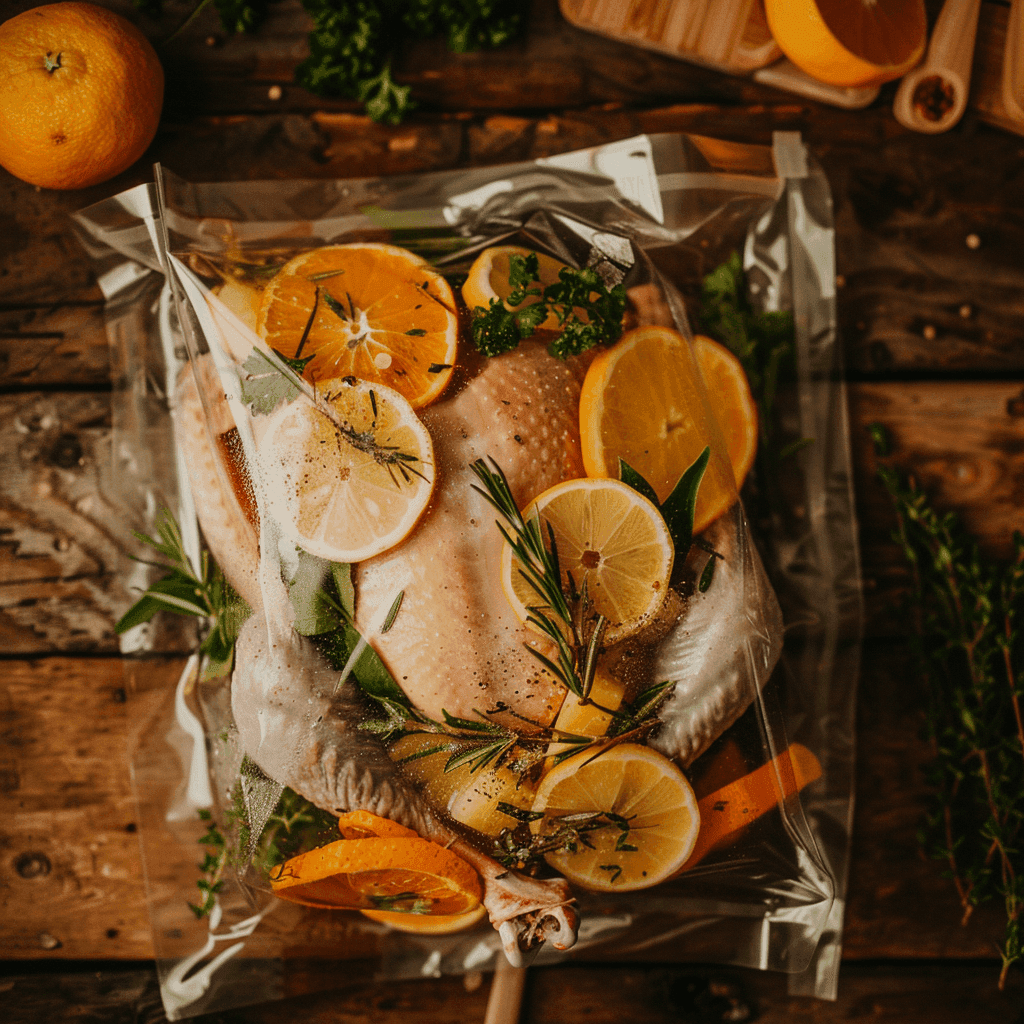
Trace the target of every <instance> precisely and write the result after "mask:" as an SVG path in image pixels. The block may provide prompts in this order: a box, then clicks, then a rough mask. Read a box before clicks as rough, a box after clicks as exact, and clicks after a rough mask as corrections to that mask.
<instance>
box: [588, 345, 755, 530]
mask: <svg viewBox="0 0 1024 1024" xmlns="http://www.w3.org/2000/svg"><path fill="white" fill-rule="evenodd" d="M713 401H714V399H713V398H712V402H713ZM754 422H755V423H756V420H755V421H754ZM720 436H721V435H720V434H719V431H718V429H717V425H716V424H715V423H714V419H713V413H712V411H711V409H709V403H708V400H707V399H706V397H705V390H704V382H703V380H702V377H701V373H700V370H699V368H698V366H697V364H696V362H695V360H694V357H693V354H692V353H691V351H690V346H689V343H688V342H687V341H686V339H685V338H684V337H683V336H682V335H681V334H679V333H678V332H677V331H674V330H672V329H671V328H669V327H658V326H650V327H638V328H636V329H635V330H632V331H629V332H628V333H626V334H624V335H623V336H622V338H621V339H620V340H619V341H618V342H617V343H616V344H615V345H613V346H612V347H611V348H608V349H605V350H604V351H603V352H601V353H600V354H599V355H598V356H597V357H596V358H595V359H594V361H593V363H591V365H590V368H589V369H588V370H587V375H586V378H585V379H584V381H583V389H582V391H581V394H580V440H581V444H582V449H583V465H584V466H585V468H586V471H587V475H588V476H590V477H612V478H615V479H618V477H619V459H620V458H621V459H623V460H624V461H625V462H626V463H628V465H630V466H631V467H632V468H633V469H635V470H636V471H637V472H638V473H639V474H640V475H641V476H642V477H643V478H644V479H645V480H646V481H647V482H648V483H649V484H650V485H651V487H653V488H654V490H655V493H656V494H657V496H658V501H659V502H663V501H665V499H666V498H667V497H668V496H669V495H670V494H671V493H672V489H673V488H674V487H675V485H676V483H677V482H678V481H679V478H680V477H681V476H682V475H683V473H685V472H686V470H687V469H688V468H689V466H690V465H691V464H692V463H693V462H694V461H695V460H696V459H697V457H698V456H699V455H700V454H701V452H702V451H703V450H704V448H705V447H706V446H708V445H710V446H711V459H710V461H709V463H708V466H707V469H706V470H705V473H704V477H703V479H702V481H701V484H700V489H699V490H698V492H697V507H696V511H695V514H694V532H695V533H700V532H701V530H703V529H704V528H705V527H706V526H708V524H709V523H711V522H712V521H713V520H715V519H717V518H718V517H719V516H720V515H722V513H723V512H725V511H726V510H727V509H728V508H730V507H731V506H732V505H733V504H734V503H735V501H736V481H735V478H734V476H733V472H732V468H731V465H730V463H729V457H728V453H727V452H726V451H725V450H724V445H720V444H718V443H717V441H718V439H719V438H720Z"/></svg>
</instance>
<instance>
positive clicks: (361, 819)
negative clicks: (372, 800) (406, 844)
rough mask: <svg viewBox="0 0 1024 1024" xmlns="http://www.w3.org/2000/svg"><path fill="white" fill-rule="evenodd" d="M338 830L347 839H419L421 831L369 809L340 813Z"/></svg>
mask: <svg viewBox="0 0 1024 1024" xmlns="http://www.w3.org/2000/svg"><path fill="white" fill-rule="evenodd" d="M338 831H339V832H340V833H341V834H342V837H343V838H345V839H374V838H376V839H418V838H419V833H418V832H414V831H413V830H412V829H411V828H406V827H405V826H404V825H399V824H398V822H397V821H392V820H391V819H390V818H382V817H380V815H378V814H371V813H370V812H369V811H348V812H347V813H346V814H340V815H338Z"/></svg>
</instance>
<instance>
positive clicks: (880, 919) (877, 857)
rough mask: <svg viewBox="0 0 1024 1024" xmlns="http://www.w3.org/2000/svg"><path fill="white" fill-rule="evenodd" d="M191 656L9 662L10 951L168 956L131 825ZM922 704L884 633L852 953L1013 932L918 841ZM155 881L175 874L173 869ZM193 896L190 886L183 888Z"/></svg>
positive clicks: (5, 750)
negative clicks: (164, 702) (964, 898)
mask: <svg viewBox="0 0 1024 1024" xmlns="http://www.w3.org/2000/svg"><path fill="white" fill-rule="evenodd" d="M123 668H124V669H127V671H129V672H131V671H133V670H136V671H140V672H144V673H145V676H144V677H140V678H144V679H145V686H143V687H141V688H140V690H139V691H138V692H135V691H133V689H132V686H131V685H130V683H128V682H126V680H125V676H124V675H123V673H122V669H123ZM180 669H181V663H180V662H178V661H174V660H165V661H155V662H151V661H146V662H142V663H132V662H128V663H124V664H122V663H121V662H120V661H119V660H117V659H114V658H90V659H82V658H47V659H40V660H32V661H15V660H12V661H7V662H5V664H4V671H3V673H2V678H3V681H2V682H0V716H2V718H3V727H2V731H0V782H2V785H0V822H2V825H0V836H2V838H0V849H2V850H3V858H2V860H0V893H2V896H0V899H2V900H3V917H4V921H5V927H4V929H3V935H2V937H0V943H2V945H0V958H3V957H7V958H14V959H19V960H20V959H38V958H46V957H65V958H70V959H76V958H84V959H88V958H97V957H101V958H102V957H111V958H147V957H151V956H152V955H153V954H152V947H151V945H150V938H149V934H150V933H149V931H148V924H147V923H146V916H145V905H144V893H143V887H142V880H141V872H140V863H139V854H138V848H137V845H136V838H137V837H136V836H134V835H132V834H131V828H130V826H132V825H133V824H134V823H135V822H136V821H137V820H138V819H137V818H136V817H135V811H134V809H133V805H132V800H131V793H130V789H129V773H128V770H127V764H128V762H127V756H128V749H129V747H130V746H131V745H132V744H133V743H134V741H135V738H136V737H137V736H138V735H139V734H140V733H141V731H142V730H143V729H144V728H145V727H146V724H147V722H148V720H149V719H150V717H151V715H152V713H153V710H154V708H155V706H156V703H157V702H158V701H159V699H160V697H161V695H162V694H165V693H166V688H167V687H173V685H174V683H175V681H176V680H177V677H178V674H179V673H180ZM126 691H127V694H128V698H127V703H125V700H124V698H125V692H126ZM922 706H923V697H922V694H921V693H920V689H919V685H918V684H917V683H915V681H914V680H913V679H912V678H910V676H909V669H908V665H907V662H906V660H905V653H904V652H903V650H902V645H900V644H899V643H875V644H871V645H869V646H868V648H867V651H866V653H865V659H864V672H863V679H862V683H861V694H860V721H859V726H858V735H859V736H860V737H861V748H860V751H861V752H860V757H859V759H858V768H857V792H858V802H857V816H856V821H855V832H854V836H855V840H854V849H853V862H852V871H851V883H850V894H849V902H848V907H847V919H846V929H845V940H844V947H845V955H846V956H847V958H849V959H865V958H878V957H883V956H892V957H900V958H914V957H920V958H927V957H962V958H980V959H985V958H990V957H991V956H992V955H993V949H994V945H993V944H994V942H995V941H996V940H997V939H998V937H999V934H1000V932H999V928H1000V918H999V908H997V907H995V906H991V907H986V908H982V909H981V910H979V911H978V912H977V913H976V914H975V915H974V917H973V918H972V919H971V921H970V922H969V923H968V924H967V925H966V926H965V927H961V925H960V923H959V922H960V911H959V907H958V904H957V900H956V894H955V892H954V891H953V889H952V886H951V885H950V883H949V882H948V881H947V880H945V879H944V878H943V877H942V870H943V869H942V865H940V864H937V863H933V862H929V861H925V860H923V859H922V858H921V856H920V854H919V853H918V847H917V839H916V830H917V827H918V823H919V820H920V816H921V814H922V811H923V807H924V797H925V789H924V783H923V778H922V775H921V771H920V768H921V765H922V763H923V761H924V759H925V757H926V752H925V749H924V745H923V743H922V741H921V740H920V737H919V725H920V721H919V715H920V708H921V707H922ZM198 855H199V850H198V848H197V858H198ZM153 870H156V867H155V866H154V868H153ZM154 880H155V881H156V883H157V884H158V885H160V886H161V887H163V886H164V885H166V884H167V883H166V880H164V879H162V877H161V876H159V874H157V875H155V876H154ZM191 895H192V894H191V893H189V892H184V893H182V894H181V897H182V900H183V901H184V900H186V899H188V898H189V897H190V896H191ZM310 927H311V928H315V927H316V926H315V924H314V923H310ZM114 932H116V934H113V933H114ZM315 943H316V934H314V932H310V934H309V935H304V934H302V933H301V932H299V933H292V934H290V935H289V946H290V947H291V948H293V949H295V950H301V949H303V948H306V949H308V948H310V947H312V946H315ZM58 944H59V945H58Z"/></svg>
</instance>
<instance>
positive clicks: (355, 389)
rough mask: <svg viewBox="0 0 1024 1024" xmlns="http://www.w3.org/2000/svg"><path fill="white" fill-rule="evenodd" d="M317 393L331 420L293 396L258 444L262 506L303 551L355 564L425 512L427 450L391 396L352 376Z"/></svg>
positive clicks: (414, 423)
mask: <svg viewBox="0 0 1024 1024" xmlns="http://www.w3.org/2000/svg"><path fill="white" fill-rule="evenodd" d="M318 393H319V395H320V399H321V402H322V403H323V405H325V406H326V405H329V406H330V408H331V409H333V411H334V414H335V419H331V418H330V417H329V416H328V414H327V413H326V412H325V411H324V408H322V407H321V405H320V404H319V403H318V404H317V405H314V404H313V403H312V402H311V401H309V400H307V399H306V398H304V397H303V398H298V399H296V400H295V401H293V402H291V403H289V404H286V405H283V406H281V407H280V408H279V409H278V410H277V411H276V412H275V413H273V414H272V416H271V419H270V423H269V424H268V425H267V430H266V433H265V434H264V435H263V437H262V439H261V440H260V444H259V460H260V468H261V471H262V474H263V476H264V478H265V493H266V501H267V507H268V509H269V511H270V513H271V515H272V516H273V517H274V518H275V519H276V520H277V522H278V524H279V525H280V527H281V529H282V531H283V532H284V534H285V536H286V537H288V538H289V539H290V540H292V541H294V542H295V543H296V544H298V546H299V547H301V548H303V549H304V550H306V551H308V552H309V553H310V554H312V555H319V556H320V557H321V558H327V559H329V560H330V561H332V562H361V561H363V559H366V558H371V557H372V556H373V555H378V554H380V553H381V552H382V551H387V550H388V549H389V548H392V547H394V546H395V545H396V544H399V543H400V542H401V541H402V540H403V539H404V538H405V537H406V536H408V534H409V533H410V531H411V530H412V529H413V527H414V526H415V525H416V522H417V520H418V519H419V517H420V516H421V515H422V514H423V510H424V509H425V508H426V507H427V503H428V502H429V501H430V495H431V493H432V491H433V487H434V465H433V461H434V450H433V445H432V443H431V440H430V434H429V433H428V431H427V428H426V427H425V426H424V425H423V423H421V422H420V419H419V417H418V416H417V415H416V413H415V412H414V411H413V409H412V407H411V406H410V405H409V403H408V402H407V401H406V400H405V399H404V398H402V396H401V395H400V394H398V392H397V391H392V390H391V389H390V388H385V387H382V386H381V385H379V384H378V385H374V384H370V383H367V382H366V381H359V380H354V379H352V378H349V379H347V380H330V381H324V382H322V383H321V384H320V385H319V386H318ZM399 455H401V456H402V458H399V457H398V456H399Z"/></svg>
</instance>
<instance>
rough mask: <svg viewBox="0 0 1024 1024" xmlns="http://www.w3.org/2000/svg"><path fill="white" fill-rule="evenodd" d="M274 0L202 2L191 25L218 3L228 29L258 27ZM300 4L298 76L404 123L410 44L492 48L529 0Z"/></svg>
mask: <svg viewBox="0 0 1024 1024" xmlns="http://www.w3.org/2000/svg"><path fill="white" fill-rule="evenodd" d="M270 2H271V0H200V3H199V4H198V6H197V7H196V9H195V10H194V11H193V12H192V14H191V15H190V16H189V18H188V20H187V21H186V22H185V25H187V24H189V23H190V22H191V21H192V20H194V19H195V18H196V16H197V15H198V14H199V12H200V11H202V10H203V9H204V8H205V7H206V6H207V5H208V4H210V3H212V4H213V6H214V7H215V8H216V10H217V13H218V15H219V16H220V21H221V25H222V26H223V28H224V31H225V32H230V33H237V32H253V31H255V30H256V29H257V28H259V26H260V25H261V24H262V23H263V21H264V20H265V19H266V17H267V14H268V9H269V5H270ZM135 5H136V7H138V9H139V10H141V11H142V12H143V13H144V14H147V15H150V16H151V17H158V16H159V15H160V14H161V12H162V10H163V0H135ZM302 5H303V7H305V9H306V12H307V13H308V14H309V16H310V17H311V18H312V19H313V30H312V32H310V34H309V56H308V57H307V58H306V59H305V60H304V61H303V62H302V63H301V64H300V65H299V66H298V68H297V69H296V72H295V80H296V81H297V82H298V84H299V85H301V86H303V87H304V88H306V89H308V90H309V91H310V92H313V93H316V94H317V95H318V96H344V97H348V98H350V99H356V100H359V101H360V102H361V103H363V104H364V106H365V109H366V113H367V114H368V115H369V117H371V118H372V119H373V120H374V121H380V122H383V123H385V124H398V123H399V122H400V121H401V120H402V118H403V117H404V116H405V115H406V114H407V113H408V112H409V111H410V110H412V109H413V108H414V107H415V103H414V102H413V101H412V100H411V99H410V97H409V92H410V90H409V86H407V85H398V84H397V82H395V80H394V78H393V77H392V73H391V68H392V63H393V61H394V59H395V57H396V55H397V54H398V53H399V52H400V50H401V47H402V45H403V44H404V43H406V42H407V41H408V40H411V39H429V38H431V37H434V36H439V35H440V36H444V38H445V40H446V41H447V44H448V49H449V50H451V51H452V52H453V53H467V52H469V51H471V50H481V49H494V48H495V47H498V46H503V45H505V44H506V43H508V42H510V41H511V40H512V39H514V38H515V37H516V36H517V35H518V34H519V31H520V29H521V27H522V23H523V17H524V14H525V11H526V4H525V2H524V0H302ZM184 27H185V26H184V25H182V27H181V28H184ZM181 28H179V29H178V32H180V31H181ZM175 34H177V33H175Z"/></svg>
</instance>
